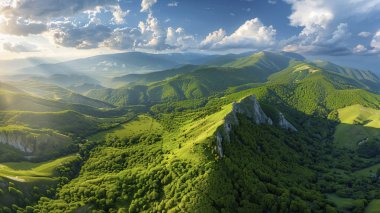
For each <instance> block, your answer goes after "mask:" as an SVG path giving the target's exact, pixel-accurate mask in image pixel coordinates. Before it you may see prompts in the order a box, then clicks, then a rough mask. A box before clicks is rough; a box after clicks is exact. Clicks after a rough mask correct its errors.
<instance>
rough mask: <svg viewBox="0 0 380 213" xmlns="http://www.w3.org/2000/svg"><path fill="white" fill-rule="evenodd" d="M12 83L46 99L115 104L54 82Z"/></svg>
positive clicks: (98, 106)
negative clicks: (87, 95)
mask: <svg viewBox="0 0 380 213" xmlns="http://www.w3.org/2000/svg"><path fill="white" fill-rule="evenodd" d="M12 85H14V86H15V87H17V88H19V89H22V90H23V91H25V92H26V93H29V94H31V95H34V96H37V97H41V98H44V99H51V100H56V101H60V102H64V103H69V104H81V105H87V106H91V107H94V108H113V107H114V106H113V105H111V104H108V103H104V102H102V101H99V100H95V99H91V98H88V97H86V96H83V95H80V94H77V93H74V92H72V91H70V90H68V89H64V88H62V87H59V86H56V85H54V84H45V83H40V82H36V81H20V82H13V83H12Z"/></svg>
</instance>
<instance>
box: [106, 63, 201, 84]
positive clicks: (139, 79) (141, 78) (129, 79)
mask: <svg viewBox="0 0 380 213" xmlns="http://www.w3.org/2000/svg"><path fill="white" fill-rule="evenodd" d="M200 68H202V66H198V65H186V66H183V67H179V68H174V69H169V70H164V71H158V72H151V73H144V74H129V75H125V76H120V77H116V78H114V79H113V81H117V82H125V83H133V84H147V83H152V82H155V81H162V80H165V79H166V78H170V77H174V76H176V75H179V74H184V73H189V72H192V71H194V70H196V69H200Z"/></svg>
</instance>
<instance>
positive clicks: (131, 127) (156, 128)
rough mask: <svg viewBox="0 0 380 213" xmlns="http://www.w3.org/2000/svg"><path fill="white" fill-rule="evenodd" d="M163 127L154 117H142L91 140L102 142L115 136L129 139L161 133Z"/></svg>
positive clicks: (90, 138) (93, 136) (96, 135)
mask: <svg viewBox="0 0 380 213" xmlns="http://www.w3.org/2000/svg"><path fill="white" fill-rule="evenodd" d="M161 131H163V127H162V126H161V124H160V123H158V122H157V121H156V120H154V119H153V118H152V117H149V116H146V115H140V116H139V117H138V118H137V119H135V120H133V121H130V122H128V123H125V124H122V125H120V126H118V127H116V128H113V129H110V130H107V131H103V132H100V133H97V134H95V135H92V136H90V137H89V140H93V141H102V140H104V139H105V138H106V136H107V135H109V134H111V135H115V136H118V137H119V138H129V137H133V136H135V135H140V134H143V133H152V132H161Z"/></svg>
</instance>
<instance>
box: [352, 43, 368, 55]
mask: <svg viewBox="0 0 380 213" xmlns="http://www.w3.org/2000/svg"><path fill="white" fill-rule="evenodd" d="M367 50H368V49H367V48H366V47H365V46H364V45H362V44H358V45H356V46H355V47H354V48H353V50H352V51H353V52H354V53H365V52H367Z"/></svg>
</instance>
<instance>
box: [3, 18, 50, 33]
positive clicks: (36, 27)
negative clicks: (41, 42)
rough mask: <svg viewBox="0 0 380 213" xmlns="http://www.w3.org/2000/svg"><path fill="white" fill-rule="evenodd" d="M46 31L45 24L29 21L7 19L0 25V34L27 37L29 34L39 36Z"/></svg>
mask: <svg viewBox="0 0 380 213" xmlns="http://www.w3.org/2000/svg"><path fill="white" fill-rule="evenodd" d="M46 30H47V26H46V24H43V23H42V22H36V21H31V20H25V19H22V18H19V19H9V20H7V21H5V22H2V23H0V33H3V34H13V35H18V36H27V35H30V34H40V33H42V32H45V31H46Z"/></svg>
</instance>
